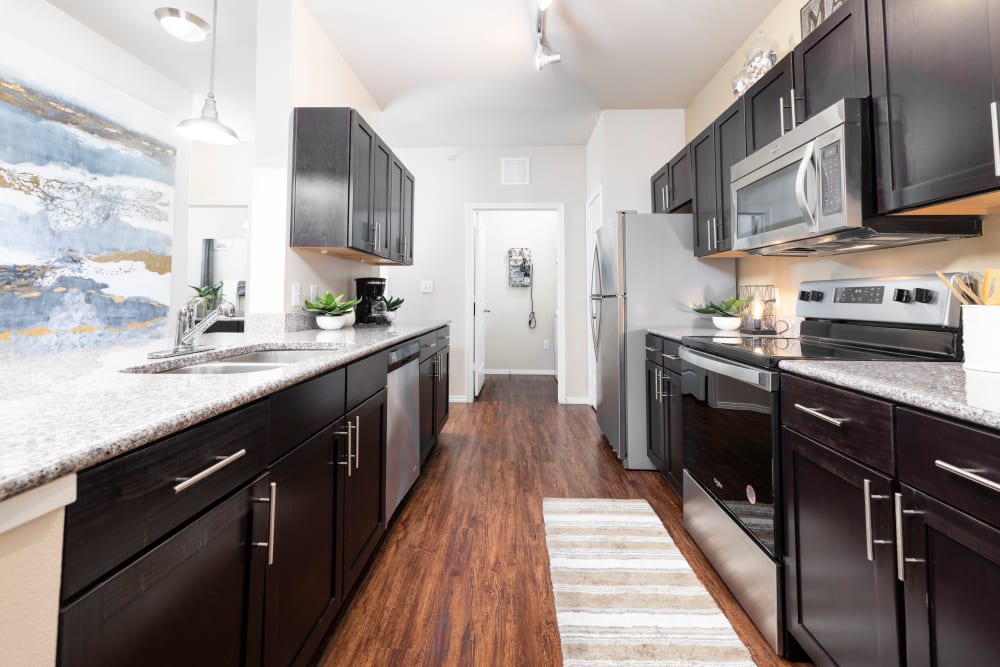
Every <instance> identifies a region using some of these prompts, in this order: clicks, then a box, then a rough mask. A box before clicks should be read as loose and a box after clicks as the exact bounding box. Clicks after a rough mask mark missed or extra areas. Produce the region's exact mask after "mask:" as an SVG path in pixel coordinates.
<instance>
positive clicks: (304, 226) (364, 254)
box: [290, 107, 413, 264]
mask: <svg viewBox="0 0 1000 667" xmlns="http://www.w3.org/2000/svg"><path fill="white" fill-rule="evenodd" d="M292 118H293V123H292V128H293V129H292V177H291V239H290V243H291V246H292V247H293V248H314V249H322V250H324V251H325V252H327V253H329V254H331V255H336V256H338V257H344V258H348V259H354V260H363V261H367V262H371V263H376V264H389V263H392V264H403V263H412V255H410V261H409V262H406V261H403V260H402V259H401V257H400V250H399V249H398V248H402V242H401V241H400V240H399V239H398V238H397V236H398V235H400V234H403V233H404V231H403V230H404V229H406V228H407V226H408V229H409V233H410V234H411V236H412V228H413V224H412V221H413V220H412V216H413V207H412V200H413V177H412V175H410V178H409V191H408V192H407V183H406V182H405V177H404V174H405V173H408V172H406V168H405V166H403V165H402V163H401V162H399V160H398V159H397V158H396V157H395V156H394V155H393V153H392V151H391V150H390V149H389V147H388V146H387V145H386V144H385V142H384V141H383V140H382V139H380V138H379V137H378V135H377V134H375V132H374V130H372V128H371V126H370V125H368V123H367V122H365V119H364V118H362V116H361V114H359V113H358V112H357V111H356V110H354V109H348V108H326V107H315V108H314V107H306V108H296V109H295V110H294V112H293V115H292ZM407 215H409V218H407ZM394 216H395V220H396V221H397V224H396V225H395V227H394V225H393V221H394ZM408 240H409V241H410V242H411V243H410V245H412V238H409V239H408ZM410 252H412V251H410Z"/></svg>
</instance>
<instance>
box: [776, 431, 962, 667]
mask: <svg viewBox="0 0 1000 667" xmlns="http://www.w3.org/2000/svg"><path fill="white" fill-rule="evenodd" d="M781 437H782V450H783V452H784V461H783V472H784V492H785V521H786V527H787V533H786V534H787V541H786V557H785V566H786V568H787V576H788V581H789V585H788V587H787V597H788V599H787V608H788V616H787V618H788V629H789V632H790V633H791V634H792V636H793V637H794V638H795V639H796V640H797V641H798V642H799V644H800V645H801V646H802V647H803V648H804V649H805V650H806V651H807V652H808V653H809V656H810V657H811V658H812V659H813V661H815V663H816V665H817V666H818V667H832V666H839V667H890V666H896V665H899V664H900V651H899V641H900V637H899V629H898V627H899V620H900V618H899V609H898V604H897V597H896V562H895V551H894V550H893V543H894V538H893V502H892V479H891V478H890V477H888V476H886V475H883V474H881V473H879V472H877V471H875V470H873V469H871V468H868V467H866V466H863V465H861V464H860V463H857V462H855V461H852V460H851V459H849V458H847V457H845V456H843V455H842V454H839V453H838V452H835V451H833V450H832V449H828V448H826V447H824V446H822V445H820V444H819V443H817V442H814V441H812V440H809V439H808V438H805V437H803V436H801V435H799V434H798V433H795V432H794V431H791V430H789V429H787V428H784V429H782V434H781ZM866 506H867V507H869V508H870V512H866V510H865V508H866ZM869 517H870V519H869ZM869 520H870V523H869ZM869 540H870V541H871V543H869ZM955 664H958V663H955Z"/></svg>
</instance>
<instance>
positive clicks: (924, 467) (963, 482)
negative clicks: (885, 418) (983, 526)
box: [896, 408, 1000, 526]
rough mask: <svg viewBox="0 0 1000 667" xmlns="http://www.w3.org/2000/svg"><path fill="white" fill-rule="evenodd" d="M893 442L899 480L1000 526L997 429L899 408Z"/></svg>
mask: <svg viewBox="0 0 1000 667" xmlns="http://www.w3.org/2000/svg"><path fill="white" fill-rule="evenodd" d="M896 442H897V446H898V447H899V479H900V481H902V482H903V483H904V484H909V485H910V486H913V487H916V488H918V489H920V490H921V491H924V492H925V493H928V494H930V495H932V496H935V497H936V498H939V499H940V500H943V501H944V502H946V503H948V504H950V505H954V506H955V507H957V508H959V509H961V510H963V511H965V512H968V513H969V514H971V515H973V516H975V517H976V518H978V519H981V520H983V521H986V522H988V523H991V524H993V525H994V526H1000V488H997V487H1000V435H997V434H996V433H990V432H989V431H985V430H982V429H979V428H974V427H972V426H966V425H964V424H959V423H956V422H952V421H948V420H946V419H940V418H938V417H931V416H930V415H925V414H921V413H919V412H913V411H911V410H907V409H904V408H899V409H898V410H897V413H896ZM970 473H971V475H973V476H974V478H970V477H969V475H970ZM975 478H978V479H975ZM991 483H992V484H993V485H996V486H994V487H992V488H991V486H990V485H991Z"/></svg>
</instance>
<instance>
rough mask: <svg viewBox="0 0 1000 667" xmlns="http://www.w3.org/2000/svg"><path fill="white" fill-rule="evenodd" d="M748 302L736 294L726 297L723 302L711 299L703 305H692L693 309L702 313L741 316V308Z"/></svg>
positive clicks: (717, 315)
mask: <svg viewBox="0 0 1000 667" xmlns="http://www.w3.org/2000/svg"><path fill="white" fill-rule="evenodd" d="M746 304H747V301H746V300H745V299H744V300H740V299H737V298H736V297H735V296H734V297H730V298H729V299H726V300H725V301H723V302H721V303H715V302H713V301H709V302H708V303H706V304H705V305H703V306H692V307H691V310H693V311H694V312H696V313H700V314H702V315H712V316H713V317H739V316H740V310H742V309H743V306H745V305H746Z"/></svg>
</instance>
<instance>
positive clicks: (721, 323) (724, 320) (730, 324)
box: [712, 316, 743, 331]
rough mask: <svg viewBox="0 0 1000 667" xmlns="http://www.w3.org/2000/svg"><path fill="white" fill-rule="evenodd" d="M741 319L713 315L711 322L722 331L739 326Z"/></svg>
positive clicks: (733, 329)
mask: <svg viewBox="0 0 1000 667" xmlns="http://www.w3.org/2000/svg"><path fill="white" fill-rule="evenodd" d="M742 321H743V320H742V319H741V318H739V317H721V316H718V317H713V318H712V324H714V325H715V328H716V329H722V330H723V331H736V330H737V329H739V328H740V323H741V322H742Z"/></svg>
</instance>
